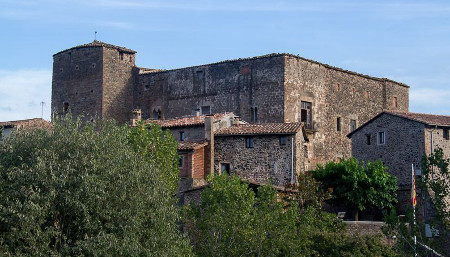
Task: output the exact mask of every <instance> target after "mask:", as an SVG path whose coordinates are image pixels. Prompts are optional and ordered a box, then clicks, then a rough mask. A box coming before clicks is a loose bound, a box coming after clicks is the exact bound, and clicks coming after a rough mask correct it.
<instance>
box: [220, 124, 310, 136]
mask: <svg viewBox="0 0 450 257" xmlns="http://www.w3.org/2000/svg"><path fill="white" fill-rule="evenodd" d="M300 129H301V123H263V124H239V125H234V126H231V127H228V128H222V129H219V130H217V131H216V132H215V133H214V135H215V136H233V135H266V134H275V135H277V134H295V133H297V132H298V131H300Z"/></svg>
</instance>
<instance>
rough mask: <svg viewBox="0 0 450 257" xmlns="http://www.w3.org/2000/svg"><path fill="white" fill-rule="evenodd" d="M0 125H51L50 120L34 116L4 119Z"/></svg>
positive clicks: (42, 126)
mask: <svg viewBox="0 0 450 257" xmlns="http://www.w3.org/2000/svg"><path fill="white" fill-rule="evenodd" d="M0 126H2V127H4V126H11V127H19V126H20V127H25V128H30V127H33V128H35V127H41V128H48V127H51V124H50V122H48V121H46V120H44V119H41V118H34V119H27V120H13V121H3V122H0Z"/></svg>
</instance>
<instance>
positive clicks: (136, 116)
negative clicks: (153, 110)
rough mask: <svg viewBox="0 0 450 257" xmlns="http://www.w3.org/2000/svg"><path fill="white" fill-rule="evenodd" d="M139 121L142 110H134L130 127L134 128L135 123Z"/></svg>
mask: <svg viewBox="0 0 450 257" xmlns="http://www.w3.org/2000/svg"><path fill="white" fill-rule="evenodd" d="M140 120H142V110H141V109H134V110H133V116H132V119H131V120H130V123H131V126H136V122H137V121H140Z"/></svg>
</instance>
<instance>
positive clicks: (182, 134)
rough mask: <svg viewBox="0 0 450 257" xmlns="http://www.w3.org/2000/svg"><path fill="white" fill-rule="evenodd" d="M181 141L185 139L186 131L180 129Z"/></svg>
mask: <svg viewBox="0 0 450 257" xmlns="http://www.w3.org/2000/svg"><path fill="white" fill-rule="evenodd" d="M180 141H184V131H180Z"/></svg>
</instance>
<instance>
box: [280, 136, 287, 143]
mask: <svg viewBox="0 0 450 257" xmlns="http://www.w3.org/2000/svg"><path fill="white" fill-rule="evenodd" d="M280 145H286V137H285V136H281V137H280Z"/></svg>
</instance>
